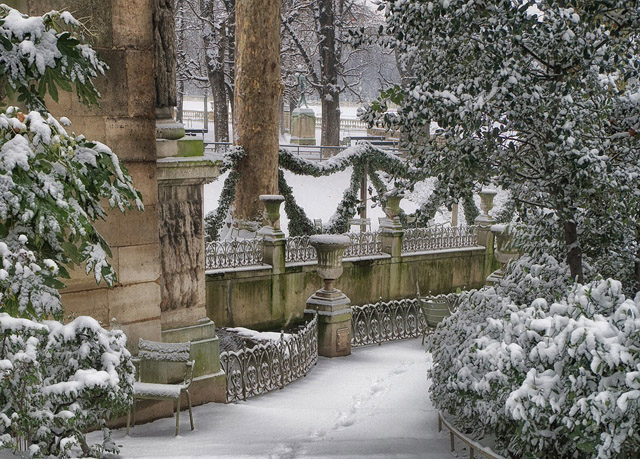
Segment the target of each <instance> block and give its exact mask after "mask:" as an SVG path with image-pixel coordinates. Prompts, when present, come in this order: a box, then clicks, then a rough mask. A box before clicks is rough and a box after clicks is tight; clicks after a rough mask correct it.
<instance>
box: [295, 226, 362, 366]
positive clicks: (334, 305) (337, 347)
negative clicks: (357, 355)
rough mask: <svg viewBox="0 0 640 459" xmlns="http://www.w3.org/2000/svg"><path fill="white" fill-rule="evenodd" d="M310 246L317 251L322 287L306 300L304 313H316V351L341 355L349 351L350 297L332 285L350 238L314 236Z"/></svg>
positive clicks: (338, 273) (339, 273)
mask: <svg viewBox="0 0 640 459" xmlns="http://www.w3.org/2000/svg"><path fill="white" fill-rule="evenodd" d="M310 243H311V245H312V246H313V247H314V248H315V249H316V252H317V253H318V268H317V272H318V275H319V276H320V277H321V278H322V280H323V281H324V287H323V288H321V289H320V290H318V291H317V292H316V293H314V294H313V295H312V296H310V297H309V299H308V300H307V308H306V309H305V313H313V312H315V313H317V314H318V354H320V355H322V356H324V357H343V356H346V355H349V354H351V300H350V299H349V298H348V297H347V296H346V295H345V294H344V293H342V292H341V291H340V290H338V289H337V288H335V282H336V279H338V278H339V277H340V276H341V275H342V255H343V254H344V249H345V248H347V247H348V246H349V244H350V243H351V240H350V239H349V237H348V236H342V235H333V234H331V235H324V234H323V235H314V236H311V238H310Z"/></svg>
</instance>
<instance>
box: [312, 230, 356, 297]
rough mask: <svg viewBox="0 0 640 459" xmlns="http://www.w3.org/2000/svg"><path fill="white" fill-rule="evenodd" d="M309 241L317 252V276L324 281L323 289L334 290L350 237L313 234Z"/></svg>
mask: <svg viewBox="0 0 640 459" xmlns="http://www.w3.org/2000/svg"><path fill="white" fill-rule="evenodd" d="M309 243H310V244H311V245H312V246H313V248H315V249H316V252H317V254H318V267H317V273H318V276H320V277H321V278H322V280H323V281H324V291H325V292H334V291H336V288H335V282H336V279H338V278H339V277H340V276H341V275H342V270H343V268H342V256H343V255H344V249H346V248H347V247H349V245H350V244H351V239H349V236H344V235H341V234H315V235H313V236H311V237H310V238H309Z"/></svg>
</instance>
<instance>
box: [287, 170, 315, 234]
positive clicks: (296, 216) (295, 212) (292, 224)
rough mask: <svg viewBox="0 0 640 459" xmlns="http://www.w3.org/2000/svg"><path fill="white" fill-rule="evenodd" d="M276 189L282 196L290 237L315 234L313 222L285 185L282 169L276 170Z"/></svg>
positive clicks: (289, 188)
mask: <svg viewBox="0 0 640 459" xmlns="http://www.w3.org/2000/svg"><path fill="white" fill-rule="evenodd" d="M278 188H279V190H280V194H281V195H282V196H284V211H285V212H286V213H287V217H289V234H290V235H291V236H302V235H305V234H315V233H316V232H317V231H316V228H315V226H314V225H313V222H312V221H311V220H310V219H309V217H307V214H306V213H305V212H304V209H303V208H302V207H300V206H299V205H298V203H296V199H295V198H294V196H293V190H291V187H290V186H289V185H288V184H287V181H286V180H285V178H284V172H283V170H282V169H278Z"/></svg>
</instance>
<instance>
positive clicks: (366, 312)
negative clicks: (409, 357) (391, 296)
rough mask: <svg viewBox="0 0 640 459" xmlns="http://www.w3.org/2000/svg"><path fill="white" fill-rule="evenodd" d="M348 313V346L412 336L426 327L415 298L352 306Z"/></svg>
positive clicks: (418, 334) (415, 335)
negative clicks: (349, 320)
mask: <svg viewBox="0 0 640 459" xmlns="http://www.w3.org/2000/svg"><path fill="white" fill-rule="evenodd" d="M352 313H353V318H352V321H351V345H352V346H365V345H367V344H380V343H382V342H385V341H396V340H399V339H406V338H416V337H418V336H421V335H422V334H423V333H424V331H425V330H426V327H427V323H426V321H425V320H424V318H423V317H422V314H421V312H420V303H419V302H418V300H417V299H416V298H410V299H404V300H392V301H380V302H378V303H373V304H365V305H364V306H353V307H352Z"/></svg>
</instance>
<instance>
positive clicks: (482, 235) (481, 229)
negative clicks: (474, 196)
mask: <svg viewBox="0 0 640 459" xmlns="http://www.w3.org/2000/svg"><path fill="white" fill-rule="evenodd" d="M496 194H497V191H495V190H482V191H481V192H480V210H482V213H481V214H480V215H478V216H477V217H476V219H475V220H474V223H475V224H476V225H477V226H478V245H481V246H483V247H486V248H487V249H491V251H493V234H492V233H491V225H493V224H494V223H495V222H496V221H495V219H494V218H493V217H492V216H491V215H489V212H490V211H491V209H493V198H495V196H496Z"/></svg>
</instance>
